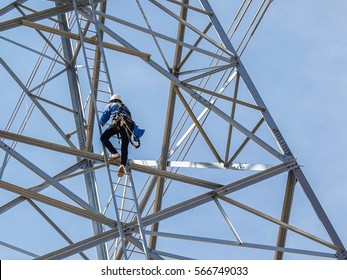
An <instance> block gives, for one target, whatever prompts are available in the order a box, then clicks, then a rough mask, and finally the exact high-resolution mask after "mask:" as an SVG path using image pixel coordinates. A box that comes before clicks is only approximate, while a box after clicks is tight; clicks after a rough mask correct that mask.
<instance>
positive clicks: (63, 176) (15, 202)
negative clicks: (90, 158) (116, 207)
mask: <svg viewBox="0 0 347 280" xmlns="http://www.w3.org/2000/svg"><path fill="white" fill-rule="evenodd" d="M80 165H81V163H80V162H78V163H76V164H74V165H73V166H71V167H69V168H67V169H65V170H64V171H62V172H60V173H59V174H57V175H56V176H54V177H53V178H54V179H56V180H58V181H61V180H64V179H67V178H71V177H72V176H71V175H70V174H71V173H73V172H74V171H76V170H77V169H79V168H80ZM69 175H70V176H69ZM50 185H51V184H50V183H49V182H48V181H45V182H43V183H41V184H39V185H37V186H34V187H31V188H29V189H28V190H30V191H35V192H40V191H42V190H44V189H45V188H46V187H48V186H50ZM24 200H25V198H24V197H21V196H19V197H17V198H15V199H13V200H11V201H9V202H8V203H6V204H4V205H3V206H1V207H0V214H3V213H5V212H6V211H8V210H10V209H11V208H13V207H14V206H16V205H18V204H19V203H21V202H22V201H24Z"/></svg>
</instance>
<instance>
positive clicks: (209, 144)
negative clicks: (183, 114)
mask: <svg viewBox="0 0 347 280" xmlns="http://www.w3.org/2000/svg"><path fill="white" fill-rule="evenodd" d="M174 90H175V92H176V95H177V96H178V97H179V99H180V100H181V102H182V104H183V106H184V108H185V109H186V111H187V112H188V114H189V116H190V118H191V119H192V120H193V122H194V124H195V126H196V127H197V128H198V130H199V132H200V133H201V136H202V137H203V138H204V140H205V142H206V144H207V145H208V146H209V148H210V149H211V152H212V153H213V154H214V156H215V157H216V159H217V161H218V162H222V161H223V160H222V158H221V157H220V155H219V154H218V152H217V150H216V148H215V147H214V145H213V144H212V142H211V140H210V138H209V137H208V136H207V134H206V132H205V130H204V129H203V128H202V126H201V125H200V123H199V121H198V120H197V118H196V116H195V115H194V113H193V111H192V110H191V109H190V107H189V104H188V103H187V101H186V100H185V98H184V97H183V95H182V93H181V92H180V91H179V90H178V89H177V88H176V87H174Z"/></svg>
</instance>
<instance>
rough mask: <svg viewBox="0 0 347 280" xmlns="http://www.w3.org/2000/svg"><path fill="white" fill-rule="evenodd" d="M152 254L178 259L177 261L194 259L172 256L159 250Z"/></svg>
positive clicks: (153, 251)
mask: <svg viewBox="0 0 347 280" xmlns="http://www.w3.org/2000/svg"><path fill="white" fill-rule="evenodd" d="M151 252H152V253H156V254H157V255H159V256H164V257H169V258H171V259H176V260H193V259H192V258H188V257H185V256H181V255H177V254H172V253H169V252H164V251H159V250H151Z"/></svg>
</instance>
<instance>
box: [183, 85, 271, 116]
mask: <svg viewBox="0 0 347 280" xmlns="http://www.w3.org/2000/svg"><path fill="white" fill-rule="evenodd" d="M184 85H185V86H187V87H189V88H191V89H194V90H197V91H201V92H204V93H207V94H209V95H212V96H215V97H218V98H221V99H225V100H228V101H231V102H233V103H236V104H240V105H243V106H245V107H248V108H252V109H255V110H259V111H265V110H266V109H265V108H262V107H259V106H256V105H253V104H251V103H247V102H244V101H242V100H238V99H235V98H232V97H229V96H226V95H222V94H220V93H216V92H214V91H211V90H207V89H204V88H201V87H198V86H195V85H192V84H186V83H184Z"/></svg>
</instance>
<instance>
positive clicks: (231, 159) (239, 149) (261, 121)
mask: <svg viewBox="0 0 347 280" xmlns="http://www.w3.org/2000/svg"><path fill="white" fill-rule="evenodd" d="M264 121H265V119H264V118H261V119H260V121H259V122H258V123H257V124H256V126H255V127H254V128H253V130H252V133H256V132H257V130H258V129H259V128H260V126H261V125H262V124H263V122H264ZM249 140H250V138H249V137H246V139H245V140H244V141H243V142H242V144H241V145H240V147H239V148H238V149H237V150H236V151H235V153H234V154H233V155H232V157H231V158H230V160H229V162H228V164H227V165H230V164H232V163H233V161H234V160H235V159H236V158H237V156H238V155H239V154H240V153H241V151H242V150H243V149H244V147H246V145H247V143H248V142H249Z"/></svg>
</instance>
